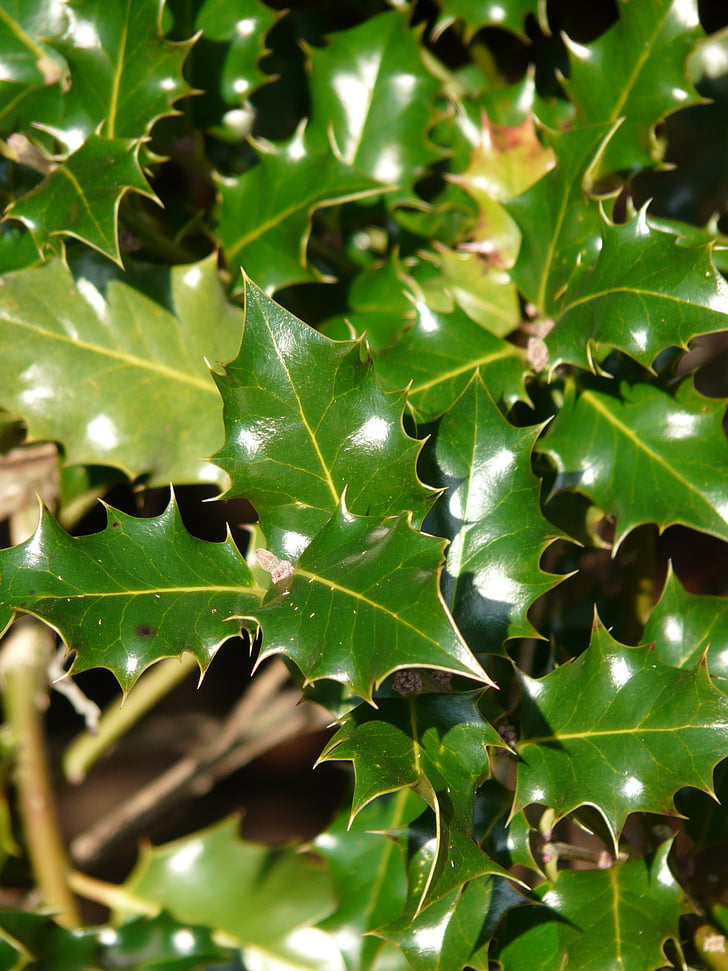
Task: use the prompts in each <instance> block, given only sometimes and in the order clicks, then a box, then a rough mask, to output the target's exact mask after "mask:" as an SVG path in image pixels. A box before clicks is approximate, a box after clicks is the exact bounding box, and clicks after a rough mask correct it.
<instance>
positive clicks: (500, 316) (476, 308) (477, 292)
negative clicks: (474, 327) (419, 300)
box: [435, 217, 521, 337]
mask: <svg viewBox="0 0 728 971" xmlns="http://www.w3.org/2000/svg"><path fill="white" fill-rule="evenodd" d="M507 218H509V219H510V217H507ZM516 233H517V230H516ZM473 245H474V248H475V247H478V248H479V246H480V244H479V243H475V244H473ZM435 258H436V260H437V264H438V266H439V268H440V271H441V272H442V283H443V284H444V286H445V287H446V288H447V290H449V292H450V293H451V294H452V296H453V299H454V300H455V302H456V303H457V304H458V305H459V306H460V307H462V309H463V310H464V311H465V313H466V314H467V315H468V317H470V318H471V319H472V320H474V321H475V322H476V324H479V325H480V326H481V327H484V328H485V329H486V330H488V331H490V333H491V334H495V336H496V337H505V336H507V335H508V334H510V333H511V331H513V330H515V329H516V327H518V325H519V324H520V322H521V307H520V303H519V300H518V291H517V290H516V287H515V286H514V285H513V283H511V280H510V277H509V275H508V274H507V273H506V272H505V270H500V269H498V267H497V266H495V265H493V264H492V263H490V262H489V261H488V260H487V259H486V258H485V257H483V256H481V255H480V253H479V252H472V251H463V250H451V249H447V248H446V247H444V246H443V247H441V246H437V247H436V257H435Z"/></svg>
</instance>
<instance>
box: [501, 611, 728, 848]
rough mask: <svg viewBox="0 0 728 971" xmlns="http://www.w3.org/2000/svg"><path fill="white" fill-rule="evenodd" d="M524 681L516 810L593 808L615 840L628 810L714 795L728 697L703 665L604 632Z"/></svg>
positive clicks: (660, 809)
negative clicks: (682, 662) (682, 665)
mask: <svg viewBox="0 0 728 971" xmlns="http://www.w3.org/2000/svg"><path fill="white" fill-rule="evenodd" d="M520 680H521V686H522V689H521V690H522V707H523V714H522V733H521V737H520V738H519V740H518V743H517V746H516V747H517V751H518V757H519V762H518V783H517V787H516V796H515V802H514V808H515V809H521V808H523V807H524V806H527V805H529V804H530V803H543V804H545V805H547V806H549V807H551V808H552V809H554V810H555V811H556V813H557V816H559V817H560V816H565V815H566V814H567V813H569V812H571V811H572V810H573V809H576V808H577V807H578V806H583V805H591V806H595V807H596V808H597V809H599V811H600V812H601V813H602V815H603V816H604V818H605V819H606V821H607V823H608V825H609V828H610V830H611V832H612V833H613V834H614V835H615V838H616V834H617V833H619V831H620V830H621V828H622V825H623V823H624V820H625V819H626V818H627V816H628V814H629V813H631V812H637V811H642V812H655V813H669V812H671V811H672V810H673V805H672V797H673V795H674V793H675V792H676V791H677V790H678V789H680V788H682V787H683V786H694V787H695V788H697V789H704V790H705V791H707V792H710V791H711V787H712V777H713V769H714V767H715V765H716V764H717V763H718V762H719V761H720V760H721V759H722V758H723V757H724V756H725V755H726V730H727V729H728V698H726V697H725V695H723V694H721V693H720V692H719V691H718V690H717V689H716V688H715V687H714V686H713V685H712V683H711V681H710V677H709V675H708V673H707V671H706V670H705V668H704V667H703V666H702V665H700V666H698V667H696V668H694V669H693V670H690V671H688V670H678V669H677V668H673V667H668V666H667V665H666V664H664V663H663V662H662V661H660V659H659V658H658V656H657V655H656V653H655V652H654V651H653V650H651V649H649V648H645V647H624V646H623V645H621V644H618V643H617V642H616V641H614V640H613V639H612V638H611V636H610V635H609V634H608V633H607V632H606V631H605V630H604V629H603V628H601V627H600V628H597V629H596V630H595V631H594V633H593V635H592V641H591V644H590V646H589V648H588V649H587V650H586V651H585V652H584V653H583V654H582V655H580V656H579V657H578V658H577V659H576V660H574V661H571V662H569V663H567V664H564V665H562V666H561V667H560V668H557V669H556V670H555V671H553V672H552V673H551V674H549V675H547V676H546V677H545V678H541V679H540V680H534V679H532V678H530V677H528V676H527V675H525V674H521V675H520Z"/></svg>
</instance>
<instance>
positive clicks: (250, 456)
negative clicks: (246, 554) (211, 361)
mask: <svg viewBox="0 0 728 971" xmlns="http://www.w3.org/2000/svg"><path fill="white" fill-rule="evenodd" d="M245 297H246V301H245V330H244V333H243V342H242V345H241V347H240V353H239V354H238V356H237V357H236V358H235V360H234V361H232V362H231V363H230V364H228V365H226V367H225V370H224V373H223V374H222V375H220V376H216V381H217V383H218V387H219V389H220V393H221V395H222V399H223V403H224V420H225V428H226V441H225V446H224V447H223V449H222V450H221V451H220V452H218V453H217V455H216V456H215V458H214V461H215V462H217V463H218V465H220V466H221V467H222V468H223V469H224V470H225V471H226V472H227V473H228V475H229V477H230V482H231V486H230V490H229V491H230V493H231V494H232V495H237V496H245V497H246V498H248V499H249V500H250V501H251V502H252V503H253V504H254V506H255V508H256V510H257V511H258V514H259V516H260V522H261V527H262V529H263V532H264V534H265V536H266V539H267V542H268V548H269V549H270V550H271V551H273V552H274V553H275V554H276V555H278V556H282V557H285V558H286V559H295V558H296V557H297V556H298V555H299V553H300V552H301V551H302V550H303V549H304V548H305V546H306V544H307V543H308V542H309V540H310V539H311V537H312V536H313V535H314V534H315V533H317V532H318V530H320V529H321V527H322V526H324V524H325V523H327V522H328V520H329V518H330V516H331V515H332V513H334V511H335V510H336V509H337V508H338V506H339V504H340V502H341V499H342V496H343V493H344V489H346V502H347V506H348V507H349V508H350V509H351V510H352V511H353V512H355V513H360V514H366V515H368V516H375V517H380V516H389V515H395V514H396V513H399V512H401V510H403V509H409V510H412V511H413V512H414V520H415V523H416V524H419V523H420V522H421V521H422V518H423V517H424V514H425V512H426V510H427V508H428V507H429V504H430V502H431V500H432V496H433V492H432V490H429V489H427V488H426V487H425V486H423V485H422V483H421V482H420V481H419V479H418V478H417V475H416V472H415V463H416V461H417V456H418V454H419V451H420V448H421V443H419V442H415V441H414V440H412V439H410V438H409V437H408V436H407V435H406V434H405V432H404V431H403V428H402V411H403V401H402V397H401V396H398V395H386V394H384V393H383V392H382V391H381V389H380V388H379V386H378V384H377V382H376V379H375V376H374V371H373V368H372V366H371V364H370V363H369V362H367V361H365V360H362V351H363V347H362V345H361V343H359V342H354V341H347V342H335V341H331V340H329V339H328V338H327V337H324V336H322V335H321V334H319V333H317V332H316V331H314V330H313V329H312V328H310V327H308V326H307V325H306V324H304V323H302V322H301V321H300V320H297V319H296V318H295V317H294V316H293V315H292V314H290V313H288V311H286V310H284V309H283V308H282V307H280V306H278V305H277V304H275V303H274V302H273V301H272V300H270V299H269V298H268V297H266V296H265V294H264V293H262V292H261V291H260V290H259V289H258V288H257V287H256V286H254V285H253V284H252V283H251V282H250V281H249V280H246V290H245Z"/></svg>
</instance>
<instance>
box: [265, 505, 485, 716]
mask: <svg viewBox="0 0 728 971" xmlns="http://www.w3.org/2000/svg"><path fill="white" fill-rule="evenodd" d="M409 518H410V517H409V515H408V514H407V513H403V514H402V515H400V516H396V517H392V516H389V517H376V516H354V515H352V514H351V513H350V512H348V510H347V509H346V508H345V507H344V506H343V504H342V506H341V507H339V508H338V509H337V510H336V512H335V514H334V515H333V516H332V517H331V519H330V520H329V522H328V523H327V524H326V525H325V526H324V527H323V529H321V530H320V532H318V533H317V534H316V536H315V537H314V538H313V540H312V541H311V543H310V544H309V545H308V546H307V547H306V549H305V550H304V552H303V553H302V554H301V556H300V557H299V559H298V562H297V564H296V567H295V571H294V572H293V573H292V575H291V576H289V577H288V578H285V579H283V580H281V581H279V582H278V583H276V584H275V585H274V586H273V587H272V589H271V590H270V592H269V594H268V595H267V597H266V600H265V602H264V604H263V607H262V608H260V609H259V610H257V611H256V612H255V617H256V620H258V622H259V623H260V625H261V627H262V628H263V647H262V651H261V658H264V657H269V656H270V655H273V654H285V655H286V656H288V657H290V658H291V659H292V660H293V661H294V662H295V664H296V665H297V666H298V668H299V669H300V671H301V672H302V673H303V676H304V683H305V684H309V683H312V682H314V681H317V680H319V679H320V678H329V679H330V680H332V681H337V682H339V683H341V684H346V685H348V686H350V688H351V689H352V690H353V691H354V692H355V693H356V694H358V695H359V696H360V697H362V698H363V699H365V700H366V701H370V702H371V700H372V691H373V689H374V688H375V687H378V686H379V685H380V684H381V683H382V681H384V679H385V678H387V677H388V676H389V675H390V674H392V673H394V672H395V671H398V670H401V669H403V668H409V667H428V668H435V669H437V670H439V671H450V672H453V673H455V674H463V675H465V676H466V677H469V678H472V679H474V680H476V681H481V682H484V683H486V684H488V683H491V682H490V681H489V679H488V677H487V675H486V674H485V673H484V671H483V670H482V669H481V667H480V666H479V665H478V663H477V661H476V660H475V658H474V657H473V656H472V654H471V653H470V651H469V650H468V648H467V645H466V644H465V642H464V641H463V639H462V637H461V635H460V633H459V632H458V630H457V629H456V627H455V626H454V624H453V622H452V618H451V617H450V615H449V613H448V611H447V608H446V607H445V604H444V602H443V600H442V597H441V595H440V592H439V575H440V567H441V562H442V550H443V542H442V541H441V540H438V539H436V538H435V537H433V536H425V535H424V534H423V533H419V532H417V531H416V530H414V529H413V528H412V526H411V525H410V522H409ZM363 643H366V644H367V649H366V650H358V649H357V645H360V644H363Z"/></svg>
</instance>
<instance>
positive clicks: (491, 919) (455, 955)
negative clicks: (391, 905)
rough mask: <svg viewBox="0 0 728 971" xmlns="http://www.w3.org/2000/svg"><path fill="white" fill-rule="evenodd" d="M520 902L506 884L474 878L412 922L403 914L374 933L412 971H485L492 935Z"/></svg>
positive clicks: (487, 964)
mask: <svg viewBox="0 0 728 971" xmlns="http://www.w3.org/2000/svg"><path fill="white" fill-rule="evenodd" d="M521 900H522V898H520V899H519V895H518V893H517V891H515V890H514V889H513V887H512V886H511V884H510V882H509V881H508V880H506V879H503V878H501V877H494V876H489V875H488V876H483V877H476V878H475V879H473V880H471V881H470V882H469V883H468V884H467V885H466V886H465V887H463V888H462V889H458V890H453V891H452V892H451V893H449V894H448V895H447V896H445V897H442V898H441V899H440V900H438V901H437V902H436V903H434V904H431V905H430V906H429V907H427V908H426V909H425V910H423V911H422V912H421V913H419V914H418V915H417V916H416V917H414V918H412V917H411V916H410V915H406V916H404V917H401V918H399V919H398V920H396V921H392V922H391V923H390V924H387V925H385V926H383V927H380V928H379V929H378V930H377V932H376V933H377V935H378V936H380V937H382V938H384V940H387V941H392V942H393V943H394V944H396V945H397V946H398V947H399V948H400V949H401V950H402V952H403V954H405V955H406V957H407V959H408V961H409V963H410V967H412V968H417V969H421V971H462V969H466V971H488V968H489V967H490V965H489V962H488V950H489V945H490V941H491V938H492V935H493V932H494V931H495V930H496V928H497V927H498V925H499V924H500V922H501V920H502V919H503V915H504V914H505V913H506V912H507V911H508V910H510V909H511V908H512V907H514V906H517V905H518V903H520V902H521ZM532 967H533V965H532Z"/></svg>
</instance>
